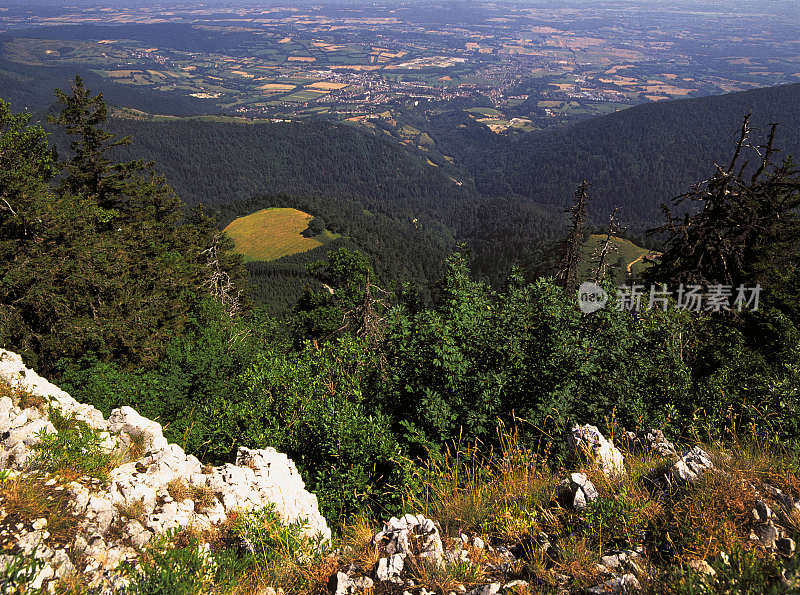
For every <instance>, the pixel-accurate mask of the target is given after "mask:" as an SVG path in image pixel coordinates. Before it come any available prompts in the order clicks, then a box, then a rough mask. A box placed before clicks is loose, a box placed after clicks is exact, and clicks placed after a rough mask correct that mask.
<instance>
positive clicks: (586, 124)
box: [432, 84, 800, 228]
mask: <svg viewBox="0 0 800 595" xmlns="http://www.w3.org/2000/svg"><path fill="white" fill-rule="evenodd" d="M749 112H752V114H753V125H754V127H755V128H756V129H760V130H761V132H762V133H763V132H766V130H767V129H768V125H769V124H771V123H773V122H777V123H779V124H782V125H781V126H779V127H778V130H777V135H776V146H779V147H781V148H782V150H783V152H784V154H786V155H792V154H793V155H795V156H800V127H798V126H797V122H798V121H800V84H796V85H785V86H779V87H770V88H765V89H755V90H753V91H746V92H742V93H731V94H727V95H720V96H714V97H703V98H699V99H685V100H680V101H667V102H658V103H650V104H644V105H639V106H636V107H633V108H629V109H626V110H623V111H621V112H617V113H614V114H610V115H608V116H602V117H598V118H592V119H589V120H586V121H583V122H580V123H577V124H574V125H572V126H570V127H568V128H559V129H553V130H548V131H544V132H530V133H525V134H518V135H513V136H510V137H509V136H498V135H495V134H493V133H491V132H490V131H489V130H488V129H487V128H486V127H484V126H482V125H480V124H477V123H475V122H474V121H473V120H471V119H470V118H469V117H468V116H467V115H466V114H464V113H463V112H454V113H448V114H444V115H442V116H440V117H439V118H437V119H434V121H433V123H434V125H435V127H436V130H435V132H433V133H432V135H433V137H434V138H435V140H436V143H437V145H438V146H439V148H440V150H442V151H444V152H446V153H447V154H449V155H454V156H455V157H456V163H457V164H458V165H460V166H461V167H462V168H463V169H465V170H466V171H468V172H469V174H470V175H471V176H472V177H473V179H474V181H475V184H476V187H477V190H478V191H479V192H481V193H482V194H485V195H490V196H504V197H515V198H518V199H519V200H521V201H532V202H536V203H539V204H546V205H552V206H555V207H561V208H563V206H564V205H566V204H567V203H568V202H569V199H570V196H571V193H572V191H573V190H574V188H575V186H576V185H577V184H578V183H580V181H581V180H583V179H586V180H589V182H590V184H591V195H592V201H591V203H590V213H591V214H592V215H593V218H594V219H595V221H597V222H602V221H604V220H605V219H606V218H607V217H608V213H609V212H610V211H611V209H613V208H614V207H620V208H621V212H620V215H621V218H622V220H623V222H624V223H627V224H629V225H632V226H634V227H638V228H647V227H652V226H653V224H654V222H657V221H660V219H661V214H660V205H661V204H662V203H664V202H667V201H668V200H669V199H670V198H671V197H674V196H676V195H678V194H680V193H682V192H684V191H685V190H686V189H687V188H688V187H689V186H690V185H691V184H692V183H694V182H696V181H697V180H701V179H704V176H705V175H706V174H707V172H708V164H709V163H713V162H714V161H718V162H722V161H724V160H726V159H729V156H728V152H729V148H730V145H731V143H732V142H733V139H734V138H735V136H736V134H737V132H738V130H739V127H740V126H741V121H742V117H743V116H744V115H745V114H747V113H749Z"/></svg>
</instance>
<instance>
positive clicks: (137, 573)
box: [122, 534, 214, 595]
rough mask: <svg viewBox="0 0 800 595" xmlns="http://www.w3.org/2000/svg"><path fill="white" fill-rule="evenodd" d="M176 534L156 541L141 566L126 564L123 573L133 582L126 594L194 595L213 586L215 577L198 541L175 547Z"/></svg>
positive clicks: (143, 557)
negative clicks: (164, 594) (173, 541)
mask: <svg viewBox="0 0 800 595" xmlns="http://www.w3.org/2000/svg"><path fill="white" fill-rule="evenodd" d="M173 537H174V535H173V534H169V535H167V536H162V537H159V538H156V539H155V540H154V541H153V543H152V544H151V545H150V546H149V547H148V548H147V551H146V552H145V553H144V554H143V556H142V557H141V558H140V560H139V563H138V564H133V563H126V564H124V565H123V566H122V571H123V572H124V573H126V574H127V575H128V577H129V579H130V584H129V585H128V587H127V589H125V590H124V592H125V593H130V594H132V595H133V594H136V595H160V594H162V593H174V594H175V595H194V594H195V593H200V592H202V591H203V587H204V586H206V585H207V584H209V583H211V582H212V580H213V578H214V577H213V574H212V573H211V571H210V570H209V568H210V567H211V566H212V565H210V564H209V560H208V558H207V557H206V556H205V555H204V554H202V553H201V550H200V547H199V544H198V542H197V540H194V539H192V540H190V543H189V544H188V545H186V546H184V547H174V546H173V545H172V543H171V539H172V538H173Z"/></svg>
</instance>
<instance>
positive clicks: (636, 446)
mask: <svg viewBox="0 0 800 595" xmlns="http://www.w3.org/2000/svg"><path fill="white" fill-rule="evenodd" d="M625 442H627V446H628V448H629V450H630V451H631V452H635V453H643V452H651V453H653V454H656V455H658V456H661V457H665V458H672V457H677V456H678V452H677V451H676V450H675V445H674V444H672V442H670V441H669V440H667V439H666V437H665V436H664V432H662V431H661V430H656V429H654V428H650V429H648V430H640V431H638V432H626V433H625Z"/></svg>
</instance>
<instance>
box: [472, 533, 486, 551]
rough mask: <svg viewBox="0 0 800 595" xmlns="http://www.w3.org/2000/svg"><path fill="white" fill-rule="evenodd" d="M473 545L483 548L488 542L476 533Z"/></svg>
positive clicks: (476, 547)
mask: <svg viewBox="0 0 800 595" xmlns="http://www.w3.org/2000/svg"><path fill="white" fill-rule="evenodd" d="M472 547H474V548H475V549H479V550H482V549H483V548H485V547H486V544H485V543H484V542H483V539H481V538H480V537H478V536H477V535H476V536H475V537H473V538H472Z"/></svg>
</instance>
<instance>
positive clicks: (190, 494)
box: [167, 479, 217, 512]
mask: <svg viewBox="0 0 800 595" xmlns="http://www.w3.org/2000/svg"><path fill="white" fill-rule="evenodd" d="M167 492H168V493H169V495H170V497H171V498H172V499H173V500H175V501H176V502H183V501H184V500H191V501H192V502H194V508H195V510H196V511H197V512H202V511H204V510H208V509H209V508H211V507H212V506H214V503H215V502H216V500H217V496H216V494H215V493H214V490H213V489H211V488H210V487H208V486H193V485H190V484H188V483H186V481H184V480H183V479H173V480H172V481H171V482H169V484H167Z"/></svg>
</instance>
